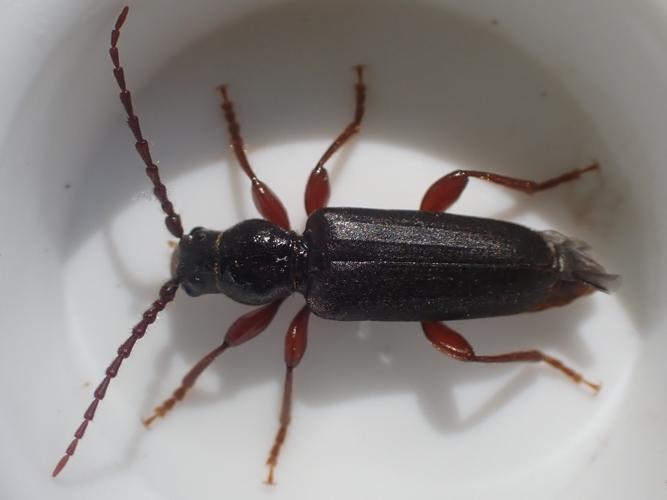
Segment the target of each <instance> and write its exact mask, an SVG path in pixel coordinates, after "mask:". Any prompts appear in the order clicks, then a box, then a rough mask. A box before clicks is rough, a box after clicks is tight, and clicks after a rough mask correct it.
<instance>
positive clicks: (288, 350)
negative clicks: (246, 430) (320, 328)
mask: <svg viewBox="0 0 667 500" xmlns="http://www.w3.org/2000/svg"><path fill="white" fill-rule="evenodd" d="M309 318H310V309H309V308H308V304H306V305H305V306H303V307H302V308H301V310H300V311H299V312H298V313H297V315H296V316H295V317H294V319H293V320H292V323H291V324H290V326H289V328H288V330H287V335H285V365H286V367H287V370H286V372H285V383H284V387H283V400H282V407H281V409H280V427H278V432H277V433H276V437H275V439H274V441H273V446H272V447H271V451H270V452H269V457H268V458H267V459H266V465H268V466H269V475H268V477H267V478H266V482H267V484H274V482H273V471H274V469H275V468H276V465H278V456H279V455H280V448H281V447H282V445H283V443H284V442H285V438H286V437H287V429H288V428H289V424H290V422H291V420H292V372H293V371H294V368H296V366H297V365H298V364H299V362H300V361H301V358H302V357H303V354H304V353H305V352H306V344H307V340H308V319H309Z"/></svg>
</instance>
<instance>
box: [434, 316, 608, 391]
mask: <svg viewBox="0 0 667 500" xmlns="http://www.w3.org/2000/svg"><path fill="white" fill-rule="evenodd" d="M422 329H423V330H424V334H426V338H427V339H428V340H429V341H430V342H431V343H432V344H433V347H435V348H436V349H437V350H438V351H440V352H442V353H444V354H446V355H447V356H450V357H452V358H454V359H458V360H459V361H474V362H478V363H514V362H517V361H528V362H533V363H536V362H540V361H543V362H545V363H547V364H549V365H551V366H552V367H554V368H555V369H557V370H559V371H561V372H562V373H564V374H565V375H566V376H567V377H569V378H570V379H571V380H572V381H573V382H575V383H577V384H584V385H586V386H588V387H589V388H591V389H592V390H593V392H595V393H597V392H598V391H599V390H600V384H596V383H594V382H590V381H588V380H586V379H585V378H584V377H583V376H582V375H581V374H580V373H578V372H576V371H574V370H573V369H572V368H570V367H568V366H566V365H565V364H564V363H563V362H562V361H560V360H559V359H556V358H554V357H552V356H548V355H546V354H544V353H543V352H541V351H537V350H530V351H516V352H508V353H505V354H496V355H493V356H479V355H477V354H475V351H474V349H473V348H472V346H471V345H470V344H469V343H468V341H467V340H466V339H465V338H463V336H462V335H461V334H459V333H457V332H455V331H454V330H452V329H451V328H449V327H448V326H446V325H445V324H443V323H441V322H439V321H422Z"/></svg>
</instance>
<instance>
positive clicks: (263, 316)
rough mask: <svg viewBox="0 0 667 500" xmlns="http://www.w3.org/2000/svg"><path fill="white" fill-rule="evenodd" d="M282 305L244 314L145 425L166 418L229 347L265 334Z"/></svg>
mask: <svg viewBox="0 0 667 500" xmlns="http://www.w3.org/2000/svg"><path fill="white" fill-rule="evenodd" d="M282 303H283V301H282V299H281V300H277V301H275V302H272V303H271V304H269V305H266V306H263V307H260V308H258V309H255V310H253V311H250V312H249V313H248V314H244V315H243V316H241V317H240V318H239V319H237V320H236V321H235V322H234V323H232V326H230V327H229V330H227V334H226V335H225V340H224V342H223V343H222V344H220V345H219V346H218V347H216V348H215V349H213V350H212V351H211V352H209V353H208V354H207V355H206V356H204V357H203V358H202V359H200V360H199V362H198V363H197V364H196V365H195V366H194V367H193V368H192V369H191V370H190V371H189V372H188V373H187V374H186V375H185V377H183V380H182V381H181V385H180V386H179V387H178V388H177V389H176V390H175V391H174V392H173V393H172V395H171V397H170V398H168V399H166V400H165V401H164V402H163V403H162V404H161V405H159V406H157V407H155V409H154V410H153V414H152V415H151V416H150V417H148V418H147V419H145V420H144V425H145V426H146V427H148V426H150V425H151V424H152V423H153V422H154V421H155V419H157V418H158V417H164V416H165V415H166V414H167V413H168V412H169V411H170V410H171V409H172V408H173V407H174V405H175V404H176V403H177V402H178V401H181V400H182V399H183V398H184V397H185V394H186V393H187V392H188V391H189V390H190V388H192V386H193V385H194V384H195V382H196V381H197V379H198V378H199V375H201V374H202V373H203V372H204V370H206V368H208V367H209V366H210V365H211V363H213V361H215V359H216V358H217V357H218V356H220V355H221V354H222V353H223V352H225V351H226V350H227V349H228V348H229V347H234V346H237V345H240V344H243V343H244V342H247V341H248V340H250V339H252V338H254V337H256V336H257V335H259V334H260V333H261V332H263V331H264V330H265V329H266V328H267V327H268V326H269V325H270V324H271V321H273V318H274V317H275V315H276V312H278V308H279V307H280V304H282Z"/></svg>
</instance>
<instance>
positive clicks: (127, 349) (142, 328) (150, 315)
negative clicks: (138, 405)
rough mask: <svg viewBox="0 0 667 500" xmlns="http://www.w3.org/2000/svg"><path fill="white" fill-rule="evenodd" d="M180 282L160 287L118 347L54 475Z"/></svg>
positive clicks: (174, 293) (170, 281)
mask: <svg viewBox="0 0 667 500" xmlns="http://www.w3.org/2000/svg"><path fill="white" fill-rule="evenodd" d="M178 284H179V283H178V280H175V279H172V280H169V281H167V282H166V283H165V284H164V285H162V288H161V289H160V298H159V299H157V300H156V301H155V302H153V304H152V305H151V307H149V308H148V309H147V310H146V312H144V315H143V318H142V319H141V321H139V323H137V324H136V325H135V327H134V328H132V335H130V337H129V338H128V339H127V340H126V341H125V342H123V343H122V344H121V346H120V347H119V348H118V355H117V356H116V358H115V359H114V360H113V361H112V362H111V364H110V365H109V367H108V368H107V371H106V376H105V377H104V379H103V380H102V382H101V383H100V385H98V386H97V389H95V393H94V399H93V402H92V403H90V406H88V409H87V410H86V411H85V413H84V414H83V422H81V425H79V427H78V428H77V430H76V432H75V433H74V440H73V441H72V442H71V443H70V445H69V446H68V447H67V450H65V455H63V457H62V458H61V459H60V461H59V462H58V464H57V465H56V467H55V469H53V473H52V476H53V477H56V476H57V475H58V474H60V471H61V470H63V467H65V465H66V464H67V461H68V460H69V457H71V456H72V455H74V452H75V451H76V446H77V444H79V441H80V440H81V439H83V435H84V434H85V432H86V428H87V427H88V423H90V422H91V421H92V420H93V418H94V417H95V412H96V411H97V405H99V403H100V401H102V400H103V399H104V396H105V395H106V393H107V389H108V387H109V383H110V382H111V379H112V378H114V377H115V376H116V375H118V370H119V369H120V365H121V364H122V362H123V360H125V359H127V358H129V357H130V354H131V353H132V348H133V347H134V344H136V342H137V340H139V339H140V338H142V337H143V336H144V335H145V333H146V329H147V328H148V325H150V324H152V323H153V322H154V321H155V318H157V314H158V313H159V312H160V311H162V310H163V309H164V308H165V307H166V305H167V304H168V303H169V302H171V301H172V300H174V295H176V290H178Z"/></svg>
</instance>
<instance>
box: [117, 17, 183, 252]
mask: <svg viewBox="0 0 667 500" xmlns="http://www.w3.org/2000/svg"><path fill="white" fill-rule="evenodd" d="M128 11H129V8H128V7H127V6H126V7H124V8H123V10H122V11H121V13H120V15H119V16H118V19H117V20H116V25H115V27H114V29H113V30H112V31H111V48H109V55H110V56H111V61H112V62H113V74H114V76H115V77H116V81H117V82H118V87H120V102H122V103H123V107H124V108H125V112H126V113H127V124H128V126H129V127H130V130H132V134H134V138H135V140H136V143H135V147H136V148H137V153H139V156H141V159H142V160H143V161H144V163H145V164H146V175H148V178H149V179H150V180H151V182H152V183H153V193H154V194H155V196H156V197H157V199H158V200H160V204H161V205H162V210H163V211H164V213H165V214H167V217H166V218H165V220H164V222H165V225H166V226H167V229H168V230H169V232H170V233H171V234H173V235H174V236H175V237H176V238H178V239H180V238H181V237H182V236H183V226H182V225H181V217H180V216H179V215H178V214H177V213H176V212H174V206H173V205H172V203H171V201H169V198H168V197H167V188H166V187H165V185H164V184H162V181H161V180H160V172H159V170H158V167H157V165H156V164H155V163H153V159H152V158H151V151H150V148H149V147H148V141H147V140H146V139H145V138H144V136H143V135H142V134H141V127H140V126H139V118H138V117H137V115H135V114H134V109H133V107H132V95H131V94H130V91H129V90H127V87H126V86H125V72H124V71H123V67H122V66H121V65H120V59H119V56H118V47H117V46H116V45H117V43H118V38H119V37H120V29H121V27H122V26H123V23H125V18H126V17H127V13H128Z"/></svg>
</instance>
